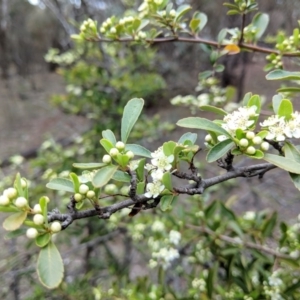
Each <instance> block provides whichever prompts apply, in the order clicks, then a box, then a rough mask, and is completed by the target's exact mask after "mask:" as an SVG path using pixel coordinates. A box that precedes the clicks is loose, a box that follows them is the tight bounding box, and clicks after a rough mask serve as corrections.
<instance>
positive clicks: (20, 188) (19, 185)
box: [14, 173, 25, 197]
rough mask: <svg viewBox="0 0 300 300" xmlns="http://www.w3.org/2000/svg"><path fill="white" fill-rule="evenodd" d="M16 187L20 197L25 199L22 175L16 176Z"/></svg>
mask: <svg viewBox="0 0 300 300" xmlns="http://www.w3.org/2000/svg"><path fill="white" fill-rule="evenodd" d="M14 187H15V189H16V190H17V192H18V195H19V196H21V197H25V192H24V190H23V188H22V184H21V175H20V173H18V174H17V175H16V179H15V182H14Z"/></svg>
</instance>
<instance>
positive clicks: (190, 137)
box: [178, 132, 197, 144]
mask: <svg viewBox="0 0 300 300" xmlns="http://www.w3.org/2000/svg"><path fill="white" fill-rule="evenodd" d="M196 140H197V133H191V132H186V133H184V134H183V135H182V136H181V137H180V139H179V140H178V144H183V143H184V142H185V141H190V142H191V143H192V144H195V142H196Z"/></svg>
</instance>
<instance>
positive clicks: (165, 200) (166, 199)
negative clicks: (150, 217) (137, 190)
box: [160, 195, 175, 211]
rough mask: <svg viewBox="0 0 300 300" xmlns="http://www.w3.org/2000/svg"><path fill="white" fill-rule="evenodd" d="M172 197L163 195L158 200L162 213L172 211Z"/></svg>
mask: <svg viewBox="0 0 300 300" xmlns="http://www.w3.org/2000/svg"><path fill="white" fill-rule="evenodd" d="M174 197H175V196H174V195H164V196H162V197H161V199H160V209H161V210H162V211H167V210H170V209H172V202H173V200H174Z"/></svg>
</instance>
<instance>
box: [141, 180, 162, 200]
mask: <svg viewBox="0 0 300 300" xmlns="http://www.w3.org/2000/svg"><path fill="white" fill-rule="evenodd" d="M164 188H165V186H164V185H163V184H162V183H161V182H160V181H155V182H150V183H148V184H147V186H146V189H147V193H145V196H146V197H147V198H156V197H157V196H158V195H159V194H160V193H161V192H162V191H163V190H164Z"/></svg>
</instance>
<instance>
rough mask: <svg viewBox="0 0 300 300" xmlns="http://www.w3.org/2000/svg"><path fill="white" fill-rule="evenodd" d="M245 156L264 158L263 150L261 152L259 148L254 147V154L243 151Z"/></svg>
mask: <svg viewBox="0 0 300 300" xmlns="http://www.w3.org/2000/svg"><path fill="white" fill-rule="evenodd" d="M245 154H246V155H247V156H249V157H251V158H255V159H263V158H264V152H262V151H261V150H259V149H256V151H255V153H254V154H251V155H250V154H247V153H245Z"/></svg>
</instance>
